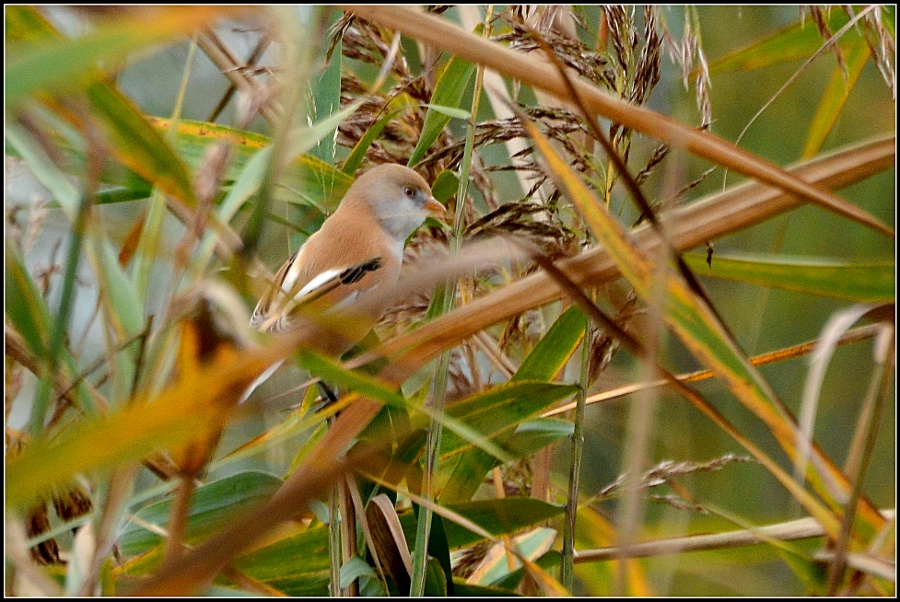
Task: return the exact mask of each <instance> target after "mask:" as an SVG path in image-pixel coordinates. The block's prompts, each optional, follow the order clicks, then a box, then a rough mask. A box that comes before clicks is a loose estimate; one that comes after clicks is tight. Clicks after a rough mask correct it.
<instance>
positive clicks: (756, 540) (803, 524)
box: [575, 510, 895, 563]
mask: <svg viewBox="0 0 900 602" xmlns="http://www.w3.org/2000/svg"><path fill="white" fill-rule="evenodd" d="M881 514H882V516H884V518H885V519H886V520H892V519H893V518H894V516H895V511H894V510H884V511H882V513H881ZM824 535H825V532H824V531H823V530H822V527H821V525H819V524H818V523H817V522H816V521H815V520H814V519H811V518H801V519H798V520H793V521H788V522H785V523H779V524H776V525H766V526H764V527H759V528H757V529H752V530H750V529H740V530H736V531H729V532H727V533H714V534H711V535H688V536H686V537H674V538H672V539H660V540H658V541H648V542H644V543H639V544H633V545H630V546H628V547H616V548H599V549H596V550H584V551H582V552H578V554H577V555H576V556H575V562H576V563H579V562H599V561H603V560H612V559H615V558H648V557H651V556H665V555H668V554H680V553H682V552H698V551H701V550H721V549H724V548H736V547H741V546H753V545H757V544H761V543H765V542H766V539H767V538H768V539H780V540H784V541H792V540H797V539H809V538H812V537H823V536H824Z"/></svg>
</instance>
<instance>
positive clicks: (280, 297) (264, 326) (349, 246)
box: [250, 164, 445, 353]
mask: <svg viewBox="0 0 900 602" xmlns="http://www.w3.org/2000/svg"><path fill="white" fill-rule="evenodd" d="M444 211H445V209H444V206H443V205H441V204H440V203H439V202H438V201H437V200H435V198H434V197H433V196H432V195H431V189H430V187H429V186H428V184H427V182H425V180H424V179H423V178H422V176H420V175H419V174H417V173H416V172H415V171H413V170H412V169H410V168H408V167H404V166H402V165H395V164H384V165H379V166H377V167H374V168H372V169H370V170H369V171H367V172H366V173H365V174H363V175H362V176H360V177H359V179H357V180H356V182H354V184H353V185H352V186H351V187H350V189H349V190H348V191H347V194H346V195H344V198H343V199H342V200H341V203H340V206H339V207H338V209H337V210H336V211H335V212H334V214H333V215H332V216H331V217H329V218H328V219H326V220H325V222H324V224H322V227H321V229H320V230H319V231H318V232H316V233H315V234H313V235H312V236H310V237H309V239H308V240H307V241H306V242H305V243H304V244H303V246H301V247H300V248H299V249H298V250H297V252H296V253H294V254H293V256H291V258H290V259H288V260H287V262H285V264H284V265H283V266H281V269H280V270H278V273H277V274H276V275H275V281H274V282H273V283H272V285H271V286H270V288H269V289H268V290H267V291H266V292H265V294H264V295H263V296H262V298H261V299H260V301H259V303H258V304H257V306H256V310H255V311H254V312H253V317H252V318H251V320H250V325H251V326H253V327H255V328H258V329H260V330H264V331H269V332H284V331H287V330H290V329H291V327H292V326H293V325H294V324H295V323H296V321H297V318H298V316H299V315H300V313H303V314H305V315H307V316H308V315H310V314H317V313H320V314H326V315H327V314H328V313H330V312H334V311H336V310H343V309H350V308H352V304H353V303H354V302H356V301H358V300H359V299H360V298H362V297H363V296H364V295H365V294H366V293H368V292H370V291H372V290H374V289H376V288H380V289H382V290H384V288H385V287H391V286H394V285H395V284H396V283H397V280H398V279H399V278H400V268H401V266H402V263H403V245H404V244H405V242H406V239H407V238H408V237H409V236H410V235H411V234H412V233H413V232H415V231H416V230H417V229H418V228H419V227H420V226H421V225H422V223H423V222H424V221H425V218H426V217H428V216H429V215H443V213H444ZM385 309H386V308H384V307H381V308H374V309H370V310H369V312H368V314H367V315H366V316H354V318H356V319H357V322H358V323H357V324H356V325H355V327H354V329H353V331H354V333H357V334H358V336H360V337H361V336H362V335H363V334H365V332H366V331H368V329H369V328H371V326H372V325H373V324H374V323H375V322H376V321H377V320H378V319H379V318H380V317H381V313H383V311H384V310H385ZM301 310H302V312H301ZM357 340H358V339H357ZM356 342H357V341H349V345H348V344H347V343H348V341H343V342H336V343H335V345H334V346H333V347H332V348H330V349H329V346H328V345H325V348H326V349H329V350H330V351H333V352H335V353H340V352H343V351H346V349H347V348H349V347H350V346H352V345H353V344H354V343H356Z"/></svg>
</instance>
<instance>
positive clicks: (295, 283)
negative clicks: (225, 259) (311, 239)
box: [250, 249, 383, 332]
mask: <svg viewBox="0 0 900 602" xmlns="http://www.w3.org/2000/svg"><path fill="white" fill-rule="evenodd" d="M301 251H302V249H301ZM299 253H300V251H298V252H297V253H295V254H294V255H293V256H292V257H291V258H290V259H289V260H288V261H287V262H285V264H284V265H283V266H282V267H281V269H280V270H278V273H277V274H276V275H275V282H274V283H273V285H272V286H271V287H270V288H269V289H268V290H267V291H266V293H265V294H264V295H263V297H262V298H261V299H260V301H259V303H258V304H257V306H256V310H255V311H254V312H253V317H252V318H251V319H250V325H251V326H253V327H254V328H259V329H260V330H268V331H271V332H279V331H283V330H288V329H289V328H290V326H291V323H292V322H293V320H292V318H294V317H296V316H297V315H298V314H299V313H300V312H301V310H303V309H305V308H308V307H309V306H310V305H311V304H313V303H318V304H321V305H322V307H323V308H325V311H329V312H330V311H336V310H339V309H341V308H343V307H346V306H347V305H348V304H350V303H352V302H353V301H355V300H356V299H357V298H358V297H359V295H360V294H361V293H363V292H365V290H366V289H368V288H370V286H371V284H370V283H369V282H368V280H369V279H370V275H371V274H374V273H375V272H377V271H378V270H380V269H381V268H382V267H383V261H382V258H381V257H372V258H369V259H366V260H364V261H362V262H359V263H356V264H353V265H350V266H346V267H341V268H332V269H327V270H323V271H322V272H319V273H318V274H315V275H313V276H311V277H310V275H308V274H301V273H296V270H292V269H291V268H292V267H295V266H296V265H297V261H296V260H297V258H298V255H299Z"/></svg>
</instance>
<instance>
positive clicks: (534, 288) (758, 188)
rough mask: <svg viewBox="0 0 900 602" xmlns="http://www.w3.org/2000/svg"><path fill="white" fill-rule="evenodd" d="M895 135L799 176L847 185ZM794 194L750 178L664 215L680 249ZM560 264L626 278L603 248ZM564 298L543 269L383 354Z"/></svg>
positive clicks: (588, 283) (639, 236)
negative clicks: (621, 275)
mask: <svg viewBox="0 0 900 602" xmlns="http://www.w3.org/2000/svg"><path fill="white" fill-rule="evenodd" d="M895 148H896V144H895V139H894V137H893V136H890V137H887V138H882V139H878V140H874V141H870V142H866V143H864V144H861V145H859V146H857V147H853V148H850V149H844V150H841V151H838V152H836V153H834V154H832V155H829V156H824V157H820V158H818V159H816V160H814V161H810V162H806V163H803V164H802V165H800V166H798V167H795V168H793V171H794V172H795V173H796V174H797V175H798V177H801V178H804V179H806V180H809V181H811V182H815V183H818V184H819V185H822V186H828V187H832V188H840V187H843V186H848V185H850V184H852V183H855V182H859V181H861V180H864V179H865V178H867V177H869V176H872V175H874V174H876V173H879V172H881V171H883V170H885V169H889V168H892V167H893V166H894V157H895ZM800 204H801V202H800V201H798V200H797V199H796V198H795V197H794V196H792V195H788V194H785V193H783V192H782V191H781V190H777V189H772V188H770V187H768V186H765V185H762V184H759V183H757V182H745V183H743V184H741V185H739V186H736V187H734V188H731V189H729V190H727V191H725V192H722V193H718V194H714V195H711V196H709V197H706V198H704V199H702V200H699V201H697V202H695V203H691V204H690V205H685V206H681V207H678V208H676V209H674V210H672V211H669V212H667V213H664V214H663V215H661V216H660V220H661V221H662V222H663V224H664V227H665V229H666V232H667V233H668V234H669V237H670V239H671V241H672V244H673V245H674V246H675V247H676V248H677V249H680V250H685V249H690V248H692V247H695V246H697V245H701V244H703V243H704V241H707V240H714V239H716V238H718V237H719V236H723V235H725V234H729V233H731V232H736V231H738V230H741V229H744V228H747V227H748V226H750V225H753V224H756V223H759V222H761V221H764V220H765V219H768V218H771V217H774V216H776V215H778V214H780V213H782V212H784V211H787V210H789V209H792V208H794V207H797V206H798V205H800ZM631 237H632V239H633V240H634V241H635V244H637V245H639V246H640V247H641V248H642V249H643V250H645V251H647V252H653V248H654V247H655V245H657V244H659V243H658V240H657V239H656V237H655V236H653V233H652V232H651V231H650V228H649V226H647V225H644V226H640V227H638V228H636V229H635V230H634V231H632V233H631ZM559 267H560V268H561V269H563V270H564V271H565V273H566V274H567V275H568V276H569V277H570V278H571V279H572V280H573V281H574V282H575V284H577V285H578V286H580V287H582V288H584V287H596V286H600V285H602V284H603V283H605V282H609V281H612V280H614V279H615V278H617V277H618V275H619V272H618V268H616V266H615V263H614V262H613V261H612V260H611V259H610V258H609V256H608V255H607V253H606V251H605V250H604V249H602V248H598V249H593V250H591V251H588V252H586V253H584V254H582V255H579V256H577V257H574V258H572V259H569V260H566V261H563V262H560V264H559ZM561 296H562V291H561V289H560V287H559V286H558V285H557V284H556V283H555V282H554V281H553V280H552V279H551V278H550V277H549V276H547V275H546V274H542V273H538V274H533V275H531V276H528V277H526V278H523V279H522V280H520V281H517V282H514V283H512V284H510V285H508V286H506V287H504V288H502V289H500V290H498V291H496V292H493V293H491V294H489V295H486V296H484V297H482V298H480V299H476V300H474V301H473V302H472V303H470V304H468V305H466V306H464V307H461V308H459V309H457V310H455V311H454V312H452V313H451V314H448V315H447V316H442V317H441V318H438V319H436V320H434V321H432V322H429V323H427V324H425V325H423V326H422V327H420V328H418V329H416V330H414V331H412V332H410V333H408V334H405V335H402V336H399V337H396V338H395V339H392V340H390V341H387V342H386V343H385V344H384V345H382V347H381V348H379V349H378V352H379V353H382V354H384V355H386V356H392V355H395V354H397V353H399V352H405V353H406V354H408V355H409V356H410V358H412V357H413V356H419V355H421V356H424V357H431V356H433V355H434V354H435V353H439V352H440V351H441V350H442V349H444V348H446V347H448V346H451V345H454V344H456V343H458V342H459V341H461V340H463V339H465V338H466V337H469V336H471V335H472V334H474V333H475V332H478V331H479V330H482V329H484V328H487V327H488V326H491V325H492V324H495V323H497V322H500V321H501V320H505V319H508V318H511V317H513V316H516V315H518V314H520V313H522V312H524V311H526V310H528V309H531V308H534V307H540V306H541V305H544V304H546V303H549V302H550V301H553V300H556V299H559V298H560V297H561Z"/></svg>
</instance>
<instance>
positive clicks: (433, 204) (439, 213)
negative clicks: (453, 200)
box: [424, 197, 447, 218]
mask: <svg viewBox="0 0 900 602" xmlns="http://www.w3.org/2000/svg"><path fill="white" fill-rule="evenodd" d="M424 206H425V209H427V210H428V212H429V213H430V214H431V215H432V217H437V218H446V217H447V208H446V207H444V206H443V205H441V204H440V202H438V200H437V199H436V198H434V197H428V200H426V201H425V205H424Z"/></svg>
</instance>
